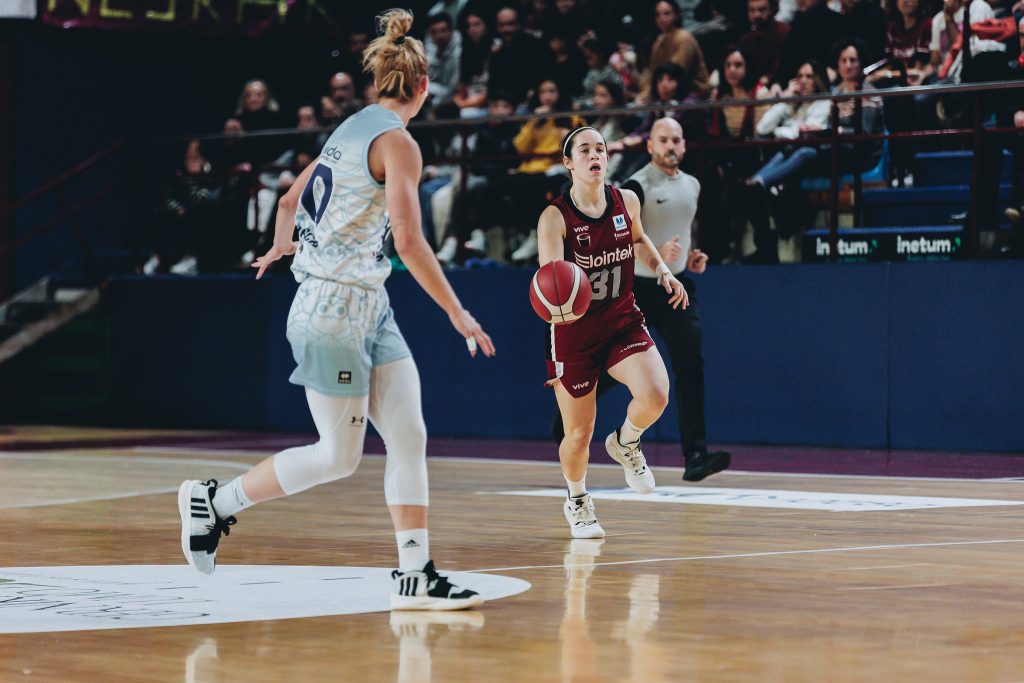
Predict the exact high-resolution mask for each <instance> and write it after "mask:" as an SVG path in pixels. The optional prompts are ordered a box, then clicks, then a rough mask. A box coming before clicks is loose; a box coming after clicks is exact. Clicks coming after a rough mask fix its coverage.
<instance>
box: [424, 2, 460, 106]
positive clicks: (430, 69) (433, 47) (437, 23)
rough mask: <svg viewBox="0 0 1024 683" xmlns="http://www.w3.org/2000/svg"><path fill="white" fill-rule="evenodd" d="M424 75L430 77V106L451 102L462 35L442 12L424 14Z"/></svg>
mask: <svg viewBox="0 0 1024 683" xmlns="http://www.w3.org/2000/svg"><path fill="white" fill-rule="evenodd" d="M424 49H425V51H426V54H427V75H428V76H429V78H430V86H429V88H430V106H431V108H433V109H435V110H436V109H437V108H438V107H444V106H447V105H450V104H452V98H453V97H454V95H455V94H456V92H457V91H458V87H459V66H460V62H461V59H462V35H461V34H459V33H457V32H456V31H455V30H454V24H453V23H452V18H451V16H449V15H448V14H447V13H446V12H438V13H437V14H431V15H430V16H429V17H427V38H426V40H425V41H424Z"/></svg>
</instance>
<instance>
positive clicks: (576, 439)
mask: <svg viewBox="0 0 1024 683" xmlns="http://www.w3.org/2000/svg"><path fill="white" fill-rule="evenodd" d="M593 438H594V428H593V426H586V427H566V429H565V436H564V437H563V439H562V443H564V444H566V445H567V446H568V447H569V448H571V449H573V450H584V449H587V448H589V446H590V441H591V439H593Z"/></svg>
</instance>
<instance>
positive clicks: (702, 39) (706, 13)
mask: <svg viewBox="0 0 1024 683" xmlns="http://www.w3.org/2000/svg"><path fill="white" fill-rule="evenodd" d="M734 4H735V3H734V0H701V3H700V4H699V5H697V8H696V10H694V15H695V17H696V19H697V21H699V22H701V23H700V24H698V25H697V26H695V27H694V28H693V31H692V33H693V37H694V38H696V39H697V44H698V45H700V51H701V54H702V55H703V56H704V63H705V64H711V65H712V66H715V65H718V64H720V63H721V61H722V57H723V53H724V51H725V48H726V47H727V46H730V45H735V44H736V41H737V40H739V37H740V27H741V26H743V24H745V23H746V17H745V16H744V17H743V18H742V19H737V20H735V21H734V19H733V17H732V16H730V15H729V12H730V11H731V10H732V7H733V5H734ZM744 14H745V13H744Z"/></svg>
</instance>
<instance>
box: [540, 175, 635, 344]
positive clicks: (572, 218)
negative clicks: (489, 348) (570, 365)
mask: <svg viewBox="0 0 1024 683" xmlns="http://www.w3.org/2000/svg"><path fill="white" fill-rule="evenodd" d="M605 198H606V199H607V209H606V210H605V212H604V215H602V216H599V217H597V218H595V217H592V216H587V215H585V214H584V213H582V212H581V211H580V210H579V209H578V208H577V207H576V205H575V204H574V203H573V201H572V198H571V197H570V196H569V193H568V192H564V193H563V194H562V195H561V196H559V197H558V198H556V199H555V200H554V201H552V202H551V203H552V205H553V206H555V207H557V208H558V210H559V211H560V212H561V214H562V218H563V220H564V221H565V240H564V242H563V248H564V252H563V258H564V259H565V260H566V261H571V262H573V263H575V264H576V265H577V266H579V267H580V268H582V269H583V271H584V272H585V273H586V274H587V278H588V279H589V280H590V287H591V290H592V292H593V298H592V299H591V303H590V307H589V308H588V309H587V312H586V314H585V315H584V316H583V317H582V318H580V319H579V320H577V321H576V322H573V323H569V324H567V325H555V326H554V339H553V340H552V342H553V343H554V345H555V347H557V348H558V349H559V353H560V354H561V355H560V357H559V360H566V361H569V360H573V359H574V358H576V357H578V356H580V355H585V354H586V353H588V352H589V350H590V349H592V348H594V347H596V346H600V345H601V343H602V342H603V340H605V339H607V338H609V337H612V336H615V335H616V334H618V333H620V332H621V331H623V330H625V329H629V328H630V327H632V326H635V325H643V324H644V317H643V314H642V313H640V310H639V309H638V308H637V307H636V302H635V300H634V298H633V262H634V258H635V257H634V247H635V245H634V244H633V221H632V219H630V217H629V212H628V211H627V210H626V204H625V202H624V201H623V199H622V193H621V192H620V191H619V190H618V188H615V187H612V186H610V185H606V186H605ZM549 353H550V349H549Z"/></svg>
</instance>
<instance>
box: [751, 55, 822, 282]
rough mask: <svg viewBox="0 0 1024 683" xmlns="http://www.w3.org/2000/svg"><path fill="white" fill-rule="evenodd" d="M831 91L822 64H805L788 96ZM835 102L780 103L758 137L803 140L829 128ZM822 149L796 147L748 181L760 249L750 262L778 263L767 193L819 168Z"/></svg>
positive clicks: (759, 125) (760, 125) (781, 153)
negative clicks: (770, 189)
mask: <svg viewBox="0 0 1024 683" xmlns="http://www.w3.org/2000/svg"><path fill="white" fill-rule="evenodd" d="M827 91H828V73H827V72H826V71H825V67H824V66H823V65H822V64H821V63H819V62H813V61H812V62H805V63H803V64H801V65H800V68H799V69H798V70H797V75H796V78H794V79H793V80H792V81H791V82H790V84H789V88H788V89H787V90H786V93H788V94H791V95H795V96H807V95H815V94H818V93H824V92H827ZM831 111H832V102H831V101H829V100H815V101H813V102H802V103H792V104H791V103H788V102H780V103H779V104H776V105H774V106H773V107H772V108H771V109H769V110H768V111H767V112H765V114H764V116H762V117H761V120H760V121H758V122H757V128H756V130H757V134H758V135H760V136H772V137H775V138H776V139H780V140H794V141H796V140H799V139H800V138H802V137H804V136H805V135H807V134H809V133H813V132H815V131H821V130H824V129H826V128H827V127H828V123H829V114H830V113H831ZM819 153H820V149H819V147H818V146H816V145H792V146H787V147H786V148H785V149H782V150H780V151H778V152H776V153H775V155H774V156H772V158H771V159H769V160H768V163H767V164H765V165H764V166H762V167H761V168H760V169H759V170H758V171H757V172H756V173H755V174H754V175H752V176H751V177H750V178H748V179H747V187H748V189H749V191H750V193H751V195H752V196H751V197H750V200H749V201H748V202H747V205H748V216H749V217H750V222H751V224H752V225H753V227H754V245H755V246H756V248H757V250H756V251H755V252H754V253H753V254H752V255H750V256H748V257H747V258H746V259H744V260H745V261H747V262H748V263H778V262H779V251H778V237H777V235H776V234H775V232H774V231H773V230H772V229H771V223H770V221H769V215H768V202H767V196H766V193H765V190H766V189H768V188H771V187H774V186H776V185H780V184H782V183H784V182H787V181H792V180H795V179H798V178H800V177H802V176H804V175H806V174H807V173H808V172H809V171H810V170H811V169H812V168H813V167H814V165H815V163H816V162H817V159H818V154H819Z"/></svg>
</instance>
